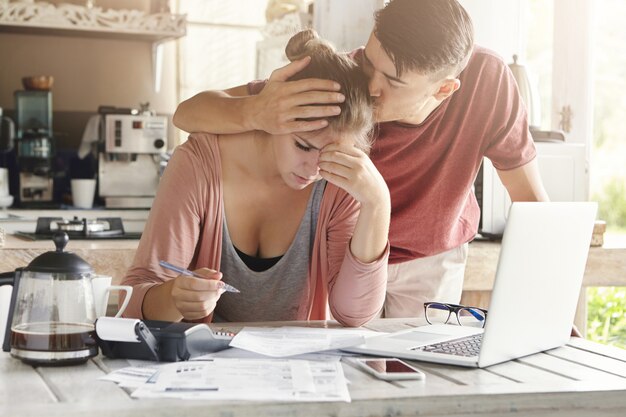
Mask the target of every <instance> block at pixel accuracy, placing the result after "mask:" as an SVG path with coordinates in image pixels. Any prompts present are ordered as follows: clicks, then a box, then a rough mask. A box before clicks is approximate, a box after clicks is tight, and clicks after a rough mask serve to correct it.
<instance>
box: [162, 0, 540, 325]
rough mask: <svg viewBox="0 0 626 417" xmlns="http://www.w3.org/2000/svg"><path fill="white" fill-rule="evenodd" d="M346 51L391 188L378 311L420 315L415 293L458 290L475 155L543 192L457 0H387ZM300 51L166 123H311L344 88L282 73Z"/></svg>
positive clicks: (278, 128) (439, 294) (509, 106)
mask: <svg viewBox="0 0 626 417" xmlns="http://www.w3.org/2000/svg"><path fill="white" fill-rule="evenodd" d="M355 57H356V59H357V60H359V62H360V63H361V65H362V67H363V69H364V71H365V72H366V74H367V75H368V76H369V78H370V86H369V88H370V94H371V95H372V97H373V98H374V100H375V106H376V117H377V122H378V126H377V129H376V132H375V135H376V142H375V144H374V147H373V149H372V152H371V155H370V156H371V158H372V160H373V161H374V164H375V165H376V167H377V168H378V170H379V171H380V173H381V174H382V175H383V177H384V178H385V181H386V182H387V184H388V186H389V189H390V193H391V204H392V214H391V215H392V218H391V228H390V236H389V240H390V243H391V255H390V259H389V263H390V266H389V280H388V286H387V298H386V301H385V307H384V310H383V312H382V314H383V316H384V317H415V316H421V315H423V303H424V302H425V301H442V302H452V303H457V302H458V301H459V300H460V297H461V290H462V284H463V273H464V270H465V262H466V259H467V250H468V249H467V243H468V242H469V241H470V240H472V238H473V237H474V236H475V234H476V232H477V229H478V222H479V217H480V212H479V208H478V205H477V202H476V199H475V197H474V193H473V190H472V185H473V181H474V179H475V177H476V174H477V172H478V170H479V168H480V164H481V162H482V159H483V156H487V157H488V158H490V159H491V161H492V162H493V164H494V166H495V167H496V169H497V172H498V174H499V176H500V179H501V180H502V182H503V184H504V185H505V187H506V189H507V191H508V192H509V195H510V197H511V200H512V201H547V199H548V198H547V195H546V193H545V190H544V188H543V185H542V183H541V179H540V176H539V170H538V167H537V163H536V159H535V156H536V151H535V147H534V145H533V142H532V139H531V137H530V132H529V130H528V120H527V119H528V118H527V114H526V110H525V108H524V104H523V102H522V101H521V98H520V96H519V93H518V91H517V86H516V84H515V80H514V78H513V77H512V75H511V73H510V71H509V69H508V67H507V66H506V65H505V64H504V63H503V62H502V60H501V59H500V58H499V57H497V56H496V55H495V54H494V53H492V52H490V51H488V50H486V49H484V48H480V47H478V46H475V45H474V43H473V28H472V23H471V20H470V18H469V16H468V15H467V13H466V11H465V10H464V9H463V7H462V6H461V5H460V4H459V3H458V2H457V1H456V0H392V1H391V2H390V3H389V4H388V5H387V6H386V7H385V8H384V9H382V10H380V11H378V12H377V14H376V24H375V27H374V30H373V32H372V34H371V36H370V38H369V40H368V42H367V45H366V46H365V48H364V49H361V50H358V51H356V52H355ZM307 63H308V61H307V60H306V59H305V60H302V61H299V62H295V63H292V64H290V65H288V66H286V67H284V68H282V69H280V70H277V71H275V72H274V73H273V74H272V75H271V77H270V79H269V80H268V81H267V82H262V83H259V82H253V83H250V84H249V85H247V86H240V87H236V88H233V89H230V90H226V91H223V92H204V93H201V94H199V95H197V96H195V97H192V98H191V99H189V100H187V101H186V102H183V103H181V105H180V106H179V108H178V110H177V112H176V114H175V116H174V123H175V124H176V125H177V126H179V127H180V128H181V129H183V130H186V131H202V130H206V131H210V132H212V133H233V132H238V131H244V130H252V129H258V130H265V131H268V132H272V133H291V132H297V131H310V130H316V129H320V128H322V127H324V126H325V125H326V121H325V120H324V118H325V117H332V116H333V115H334V114H337V112H338V108H337V107H336V106H333V103H336V102H340V101H342V95H341V94H340V93H339V92H338V90H339V88H340V86H338V85H334V84H333V83H330V82H326V81H323V80H301V81H295V82H287V81H286V80H287V79H288V78H289V77H290V76H291V75H292V74H294V73H297V72H298V71H299V70H300V69H301V68H303V67H305V66H306V65H307ZM236 109H239V110H240V111H235V110H236ZM237 114H243V115H246V116H245V117H237V116H236V115H237Z"/></svg>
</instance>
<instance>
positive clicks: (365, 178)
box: [319, 142, 391, 263]
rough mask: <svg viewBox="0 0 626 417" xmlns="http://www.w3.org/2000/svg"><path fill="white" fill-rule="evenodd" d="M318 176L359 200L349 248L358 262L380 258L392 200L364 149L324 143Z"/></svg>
mask: <svg viewBox="0 0 626 417" xmlns="http://www.w3.org/2000/svg"><path fill="white" fill-rule="evenodd" d="M319 168H320V175H321V176H322V178H324V179H325V180H326V181H328V182H330V183H332V184H335V185H336V186H338V187H341V188H343V189H344V190H345V191H346V192H347V193H348V194H350V195H351V196H352V197H354V199H355V200H357V201H358V202H359V203H361V209H360V211H359V218H358V220H357V223H356V225H355V227H354V233H353V235H352V239H351V241H350V251H351V252H352V254H353V255H354V256H355V257H356V258H357V259H359V260H360V261H361V262H364V263H370V262H374V261H375V260H377V259H379V258H380V257H381V255H382V254H383V253H384V251H385V249H386V248H387V241H388V235H389V222H390V218H391V199H390V196H389V189H388V188H387V184H386V183H385V180H384V179H383V177H382V175H381V174H380V172H378V170H377V169H376V167H375V166H374V163H373V162H372V160H371V159H370V158H369V157H368V156H367V154H365V152H363V151H361V150H359V149H357V148H355V147H354V145H352V144H350V143H347V142H335V143H331V144H329V145H327V146H325V147H324V148H323V149H322V151H321V152H320V156H319Z"/></svg>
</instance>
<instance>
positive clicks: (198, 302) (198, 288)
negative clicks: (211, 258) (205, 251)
mask: <svg viewBox="0 0 626 417" xmlns="http://www.w3.org/2000/svg"><path fill="white" fill-rule="evenodd" d="M193 272H194V273H195V274H197V275H202V276H203V277H204V278H197V277H195V276H188V275H179V276H177V277H176V279H174V283H173V285H172V287H171V296H172V300H173V301H174V305H175V306H176V308H177V309H178V311H180V314H182V315H183V317H184V318H185V320H197V319H201V318H203V317H206V316H208V315H209V314H211V313H212V312H213V310H215V306H216V304H217V300H219V298H220V296H221V295H222V294H223V293H224V288H223V283H222V282H221V281H220V280H221V279H222V273H221V272H218V271H214V270H212V269H208V268H201V269H196V270H195V271H193Z"/></svg>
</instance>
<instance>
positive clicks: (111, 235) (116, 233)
mask: <svg viewBox="0 0 626 417" xmlns="http://www.w3.org/2000/svg"><path fill="white" fill-rule="evenodd" d="M64 221H66V220H65V219H63V218H62V217H40V218H38V219H37V226H36V228H35V232H34V233H31V232H20V231H18V232H15V236H18V237H21V238H24V239H27V240H49V239H52V237H53V236H54V235H55V234H56V233H57V232H58V231H59V229H58V228H57V227H55V226H56V225H57V222H64ZM83 221H84V219H83ZM96 221H98V222H105V223H106V224H107V225H108V227H107V228H106V230H103V231H89V230H87V231H86V232H85V231H82V230H81V231H65V232H66V233H67V234H68V236H69V238H70V240H113V239H125V240H129V239H139V238H140V237H141V233H137V232H126V231H125V230H124V224H123V222H122V219H121V218H119V217H102V218H97V219H96Z"/></svg>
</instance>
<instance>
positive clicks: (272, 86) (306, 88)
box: [244, 57, 345, 135]
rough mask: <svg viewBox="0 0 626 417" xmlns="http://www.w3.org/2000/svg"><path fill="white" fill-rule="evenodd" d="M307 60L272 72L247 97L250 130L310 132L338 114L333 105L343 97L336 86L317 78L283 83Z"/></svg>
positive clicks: (333, 83) (275, 133)
mask: <svg viewBox="0 0 626 417" xmlns="http://www.w3.org/2000/svg"><path fill="white" fill-rule="evenodd" d="M310 60H311V59H310V58H309V57H306V58H302V59H299V60H297V61H293V62H292V63H290V64H288V65H286V66H284V67H282V68H279V69H277V70H274V72H272V75H271V76H270V78H269V80H268V82H267V84H266V85H265V87H264V88H263V90H261V92H260V93H259V94H257V95H256V96H252V97H250V100H249V101H248V104H247V105H248V106H249V107H248V108H247V109H246V110H245V112H244V114H246V115H248V116H249V117H250V126H249V127H250V129H251V130H263V131H266V132H268V133H271V134H274V135H282V134H288V133H293V132H310V131H313V130H318V129H322V128H324V127H326V126H327V125H328V122H327V121H326V120H325V119H324V118H325V117H332V116H336V115H337V114H339V113H340V111H341V109H340V108H339V106H337V105H335V104H337V103H341V102H343V101H344V99H345V97H344V96H343V94H341V93H339V92H338V91H339V89H340V88H341V86H340V85H339V84H338V83H336V82H334V81H331V80H322V79H318V78H308V79H302V80H297V81H287V80H288V79H289V78H290V77H292V76H293V75H295V74H297V73H298V72H300V71H301V70H302V69H303V68H305V67H306V66H307V65H308V64H309V62H310ZM302 119H318V120H302Z"/></svg>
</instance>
